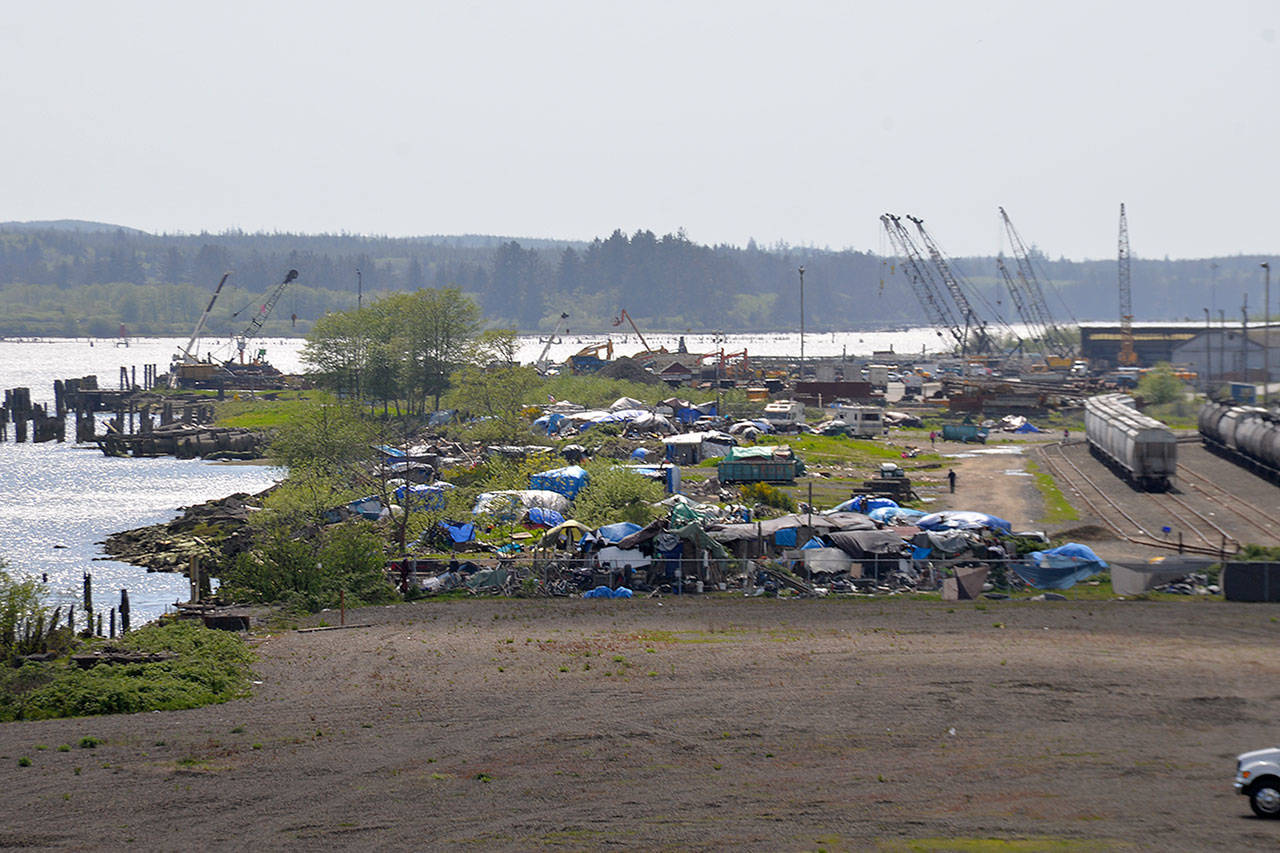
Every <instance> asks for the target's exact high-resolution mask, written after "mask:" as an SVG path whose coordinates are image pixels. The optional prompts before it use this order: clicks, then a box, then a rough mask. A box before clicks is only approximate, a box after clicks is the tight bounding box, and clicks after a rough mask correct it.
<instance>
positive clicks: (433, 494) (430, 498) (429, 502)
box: [396, 483, 453, 509]
mask: <svg viewBox="0 0 1280 853" xmlns="http://www.w3.org/2000/svg"><path fill="white" fill-rule="evenodd" d="M452 488H453V484H452V483H430V484H425V485H419V486H401V487H400V488H398V489H396V500H397V501H399V502H400V503H401V504H404V505H405V506H410V505H412V506H421V507H426V508H427V509H444V504H445V492H446V491H447V490H449V489H452Z"/></svg>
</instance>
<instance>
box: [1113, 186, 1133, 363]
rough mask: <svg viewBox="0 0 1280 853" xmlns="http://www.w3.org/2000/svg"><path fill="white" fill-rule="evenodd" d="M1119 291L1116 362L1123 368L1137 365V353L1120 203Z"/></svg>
mask: <svg viewBox="0 0 1280 853" xmlns="http://www.w3.org/2000/svg"><path fill="white" fill-rule="evenodd" d="M1116 254H1117V266H1118V267H1119V269H1118V278H1119V289H1120V353H1119V354H1118V355H1117V356H1116V362H1117V363H1118V364H1121V365H1123V366H1125V367H1132V366H1133V365H1135V364H1137V363H1138V353H1137V352H1135V351H1134V349H1133V291H1132V290H1131V289H1130V287H1129V223H1128V221H1127V220H1126V219H1125V215H1124V202H1120V239H1119V249H1118V251H1117V253H1116Z"/></svg>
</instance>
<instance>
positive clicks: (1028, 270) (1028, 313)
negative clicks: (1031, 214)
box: [1000, 207, 1074, 356]
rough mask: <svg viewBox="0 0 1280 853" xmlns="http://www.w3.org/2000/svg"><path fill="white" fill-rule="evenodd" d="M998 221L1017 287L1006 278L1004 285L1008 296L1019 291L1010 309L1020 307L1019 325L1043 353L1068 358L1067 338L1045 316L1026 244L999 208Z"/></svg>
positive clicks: (1040, 292) (1007, 216)
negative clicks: (1010, 254)
mask: <svg viewBox="0 0 1280 853" xmlns="http://www.w3.org/2000/svg"><path fill="white" fill-rule="evenodd" d="M1000 218H1001V219H1002V220H1003V221H1004V228H1005V232H1006V233H1007V234H1008V236H1009V245H1010V247H1011V248H1012V250H1013V259H1014V263H1015V264H1016V266H1017V276H1016V280H1017V282H1018V286H1017V287H1015V286H1014V284H1013V282H1014V277H1007V278H1006V279H1005V283H1006V284H1007V285H1008V286H1009V288H1010V291H1009V292H1010V294H1011V295H1013V294H1014V293H1015V292H1016V291H1018V290H1021V298H1019V297H1018V296H1014V300H1013V301H1014V305H1015V306H1019V305H1020V306H1021V308H1020V309H1019V314H1021V315H1022V320H1023V322H1024V323H1026V324H1027V325H1028V326H1030V327H1031V329H1032V332H1033V334H1036V335H1038V336H1039V337H1040V341H1041V343H1042V344H1043V346H1044V347H1045V349H1047V350H1049V351H1050V352H1052V353H1053V354H1054V355H1057V356H1069V355H1071V352H1072V350H1073V349H1074V347H1073V346H1072V344H1071V341H1070V339H1069V338H1068V337H1067V334H1066V333H1065V332H1063V331H1062V329H1060V328H1059V327H1058V325H1057V324H1056V323H1054V322H1053V315H1052V314H1051V313H1050V312H1049V305H1048V303H1046V302H1045V299H1044V289H1043V288H1042V287H1041V286H1040V279H1039V278H1037V277H1036V272H1035V269H1034V268H1033V267H1032V265H1031V253H1030V252H1028V251H1027V247H1026V244H1024V243H1023V242H1022V237H1021V236H1020V235H1019V234H1018V229H1017V228H1014V227H1013V220H1012V219H1010V218H1009V214H1008V213H1006V212H1005V209H1004V208H1003V207H1002V208H1000Z"/></svg>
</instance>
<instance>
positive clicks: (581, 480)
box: [529, 465, 591, 500]
mask: <svg viewBox="0 0 1280 853" xmlns="http://www.w3.org/2000/svg"><path fill="white" fill-rule="evenodd" d="M590 480H591V478H590V476H588V474H587V472H586V470H585V469H584V468H582V467H581V466H579V465H566V466H565V467H564V468H553V469H552V470H550V471H542V472H541V473H538V474H534V475H532V476H531V477H529V488H530V489H541V490H544V491H548V492H558V493H559V494H562V495H564V496H565V497H567V498H568V499H569V500H573V499H574V498H576V497H577V496H578V492H580V491H582V490H583V488H585V487H586V485H587V484H588V483H589V482H590Z"/></svg>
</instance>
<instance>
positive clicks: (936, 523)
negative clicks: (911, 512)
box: [915, 509, 1013, 533]
mask: <svg viewBox="0 0 1280 853" xmlns="http://www.w3.org/2000/svg"><path fill="white" fill-rule="evenodd" d="M915 523H916V526H917V527H919V528H920V529H921V530H981V529H982V528H984V527H985V528H989V529H991V530H999V531H1002V532H1004V533H1012V532H1013V525H1012V524H1010V523H1009V522H1007V521H1005V520H1004V519H1003V518H1000V517H999V516H995V515H987V514H986V513H985V512H969V511H968V510H959V509H948V510H943V511H942V512H934V513H930V514H929V515H926V516H923V517H922V518H918V519H916V522H915Z"/></svg>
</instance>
